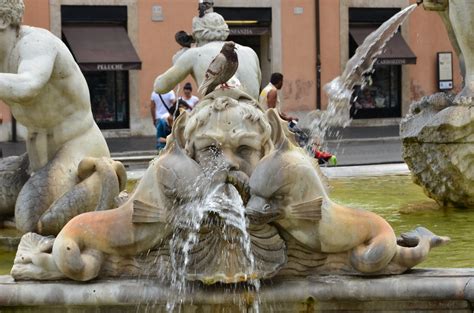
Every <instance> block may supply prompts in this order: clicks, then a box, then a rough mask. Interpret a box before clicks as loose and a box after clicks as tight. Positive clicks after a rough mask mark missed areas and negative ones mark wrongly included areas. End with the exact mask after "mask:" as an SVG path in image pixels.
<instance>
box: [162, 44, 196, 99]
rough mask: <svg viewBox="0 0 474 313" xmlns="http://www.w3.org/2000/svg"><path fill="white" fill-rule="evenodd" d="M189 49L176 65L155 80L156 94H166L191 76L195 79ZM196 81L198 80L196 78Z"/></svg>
mask: <svg viewBox="0 0 474 313" xmlns="http://www.w3.org/2000/svg"><path fill="white" fill-rule="evenodd" d="M190 50H191V49H189V50H188V51H186V52H185V53H184V54H183V55H181V56H180V57H179V58H178V60H177V61H176V63H175V64H174V65H173V66H172V67H171V68H169V69H168V70H167V71H166V72H165V73H163V74H161V75H160V76H158V77H157V78H156V79H155V84H154V90H155V92H156V93H160V94H165V93H167V92H169V91H170V90H172V89H173V88H174V87H175V86H176V85H177V84H179V83H180V82H181V81H183V80H184V79H185V78H186V77H187V76H188V75H189V74H191V75H192V76H193V77H194V72H193V62H192V60H193V59H194V58H192V55H194V54H191V53H190ZM194 79H195V80H196V78H195V77H194Z"/></svg>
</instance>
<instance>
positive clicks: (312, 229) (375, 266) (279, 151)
mask: <svg viewBox="0 0 474 313" xmlns="http://www.w3.org/2000/svg"><path fill="white" fill-rule="evenodd" d="M267 115H268V118H269V119H270V120H272V119H273V120H278V119H279V117H278V115H277V113H276V112H275V111H269V112H268V113H267ZM271 124H272V126H273V125H277V127H276V129H273V132H274V135H273V138H274V142H275V146H276V149H275V150H274V151H273V152H272V153H270V154H269V155H267V156H266V157H264V158H263V159H262V160H261V161H260V164H259V165H258V166H257V168H256V169H255V171H254V172H253V174H252V176H251V178H250V182H249V185H250V190H251V197H250V200H249V202H248V204H247V210H248V212H249V214H250V215H252V214H253V213H254V212H258V211H260V212H259V214H257V216H259V217H262V215H264V214H265V213H268V215H269V217H270V218H271V219H272V220H275V221H274V223H275V224H277V225H278V226H279V227H280V228H281V229H283V230H284V231H285V232H287V233H289V234H290V235H291V236H293V237H294V238H295V239H296V240H297V241H299V242H300V243H302V244H303V245H304V246H305V247H307V248H308V249H309V250H311V251H315V252H323V253H328V254H335V253H343V252H346V251H348V252H349V254H348V258H349V260H348V262H349V264H350V265H351V266H352V267H353V268H354V269H355V270H356V271H357V272H361V273H376V272H380V271H382V270H384V269H385V268H386V267H387V266H388V265H389V263H390V262H392V261H394V262H397V264H398V265H400V266H399V268H400V267H401V268H402V269H400V270H401V271H404V270H406V269H407V268H410V267H412V266H414V265H416V264H417V263H419V262H421V261H422V260H424V259H425V258H426V255H427V254H428V252H429V250H430V248H432V247H435V246H438V245H441V244H443V243H445V242H447V241H448V240H449V238H447V237H439V236H436V235H434V234H432V233H431V232H429V231H428V230H426V229H417V230H416V231H415V232H412V233H410V234H405V235H404V239H405V242H404V243H405V245H406V246H401V245H397V238H396V236H395V233H394V231H393V229H392V227H391V226H390V225H389V224H388V223H387V221H385V220H384V219H383V218H381V217H380V216H378V215H377V214H375V213H372V212H369V211H365V210H360V209H353V208H347V207H344V206H342V205H339V204H337V203H335V202H333V201H331V200H330V199H329V196H328V195H327V192H326V189H325V187H324V185H323V184H322V182H321V178H320V177H319V175H318V172H317V171H316V170H315V166H316V165H315V162H314V160H313V159H311V158H310V157H309V156H308V155H306V154H305V152H304V151H302V150H301V149H300V148H299V147H296V146H293V145H292V144H291V143H290V142H289V141H288V140H287V139H286V137H285V135H284V132H283V130H282V128H281V123H271ZM275 211H277V212H279V218H276V217H275ZM402 243H403V240H402ZM407 246H410V247H407ZM411 246H414V247H411ZM391 271H394V270H393V269H391Z"/></svg>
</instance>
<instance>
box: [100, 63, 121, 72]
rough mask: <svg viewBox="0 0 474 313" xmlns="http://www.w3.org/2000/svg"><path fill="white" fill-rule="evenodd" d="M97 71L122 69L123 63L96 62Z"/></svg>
mask: <svg viewBox="0 0 474 313" xmlns="http://www.w3.org/2000/svg"><path fill="white" fill-rule="evenodd" d="M97 70H98V71H122V70H123V64H97Z"/></svg>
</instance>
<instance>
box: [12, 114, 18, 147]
mask: <svg viewBox="0 0 474 313" xmlns="http://www.w3.org/2000/svg"><path fill="white" fill-rule="evenodd" d="M17 141H18V140H17V136H16V119H15V118H14V117H13V115H12V142H17Z"/></svg>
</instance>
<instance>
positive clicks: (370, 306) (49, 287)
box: [0, 269, 474, 313]
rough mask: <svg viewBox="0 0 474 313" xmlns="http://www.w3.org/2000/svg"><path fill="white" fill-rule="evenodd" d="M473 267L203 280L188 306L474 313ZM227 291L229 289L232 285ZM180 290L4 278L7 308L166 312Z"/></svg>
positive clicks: (145, 283) (133, 283)
mask: <svg viewBox="0 0 474 313" xmlns="http://www.w3.org/2000/svg"><path fill="white" fill-rule="evenodd" d="M473 278H474V270H473V269H430V270H422V269H417V270H412V271H411V272H410V273H408V274H405V275H399V276H388V277H372V278H368V277H355V276H317V277H308V278H301V279H293V280H277V281H264V282H262V287H261V289H260V292H259V294H256V293H254V292H251V291H248V290H245V289H244V288H239V287H237V288H223V286H213V287H205V286H202V285H195V286H194V287H193V290H192V291H188V292H187V296H186V297H185V299H184V301H183V303H184V305H183V310H181V312H221V311H223V310H224V311H225V312H253V309H252V303H253V302H254V301H256V299H260V304H259V308H260V312H321V311H324V312H341V311H346V310H350V311H351V312H357V311H376V312H382V311H383V312H407V311H409V312H413V311H423V312H447V311H449V312H472V305H473V301H474V280H473ZM226 289H227V290H226ZM172 293H173V291H171V290H170V288H169V287H168V286H165V285H163V284H160V283H159V282H158V281H154V280H147V279H133V280H127V279H121V280H103V281H95V282H90V283H87V284H84V283H79V282H70V281H68V282H66V281H64V282H62V281H61V282H59V281H54V282H19V283H17V282H14V281H13V280H12V279H11V277H9V276H0V311H1V312H2V313H3V312H65V311H67V312H166V302H167V301H168V299H170V297H171V295H172Z"/></svg>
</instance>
